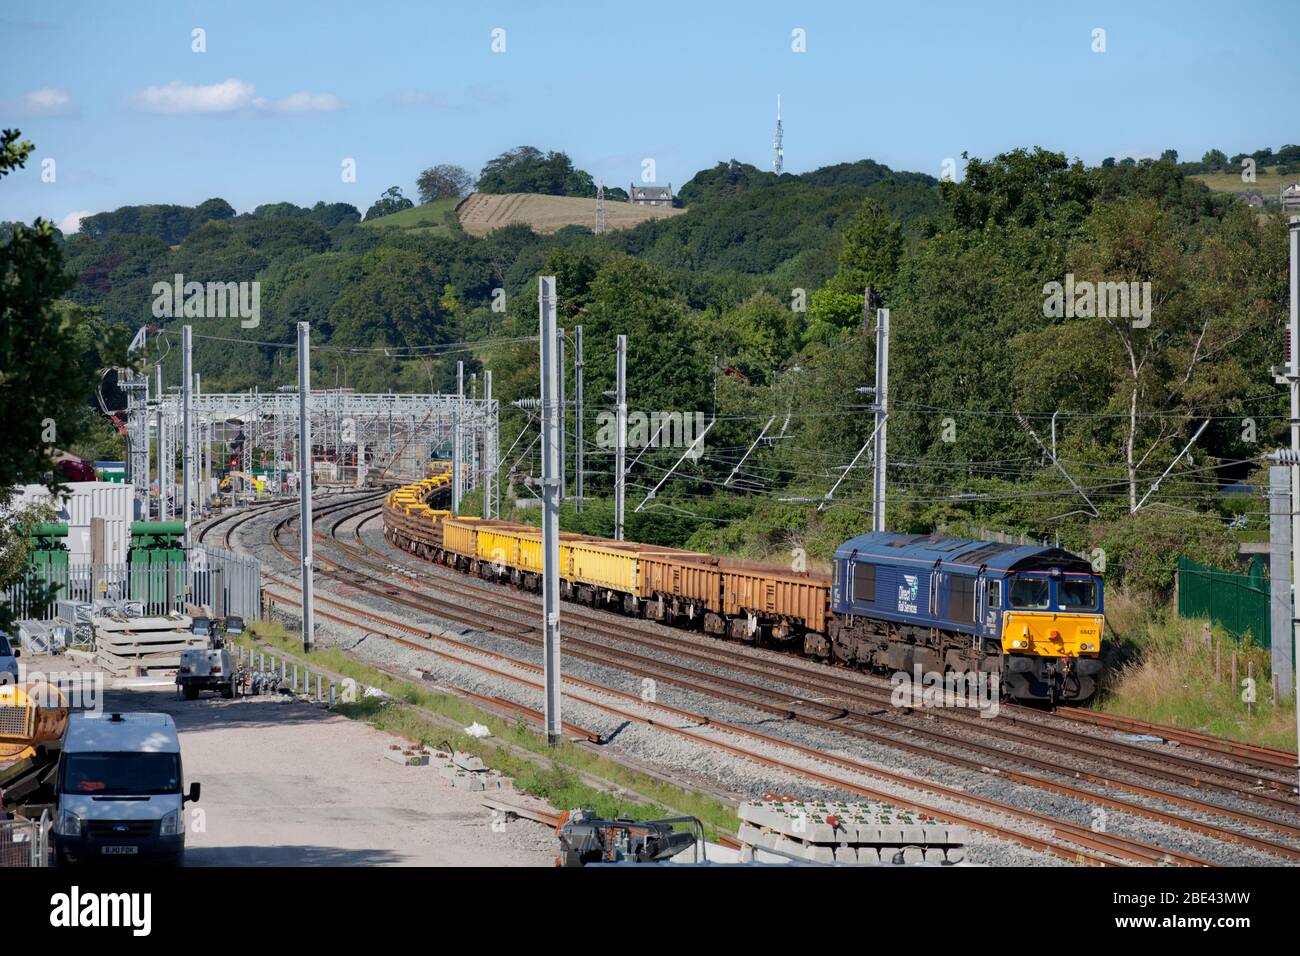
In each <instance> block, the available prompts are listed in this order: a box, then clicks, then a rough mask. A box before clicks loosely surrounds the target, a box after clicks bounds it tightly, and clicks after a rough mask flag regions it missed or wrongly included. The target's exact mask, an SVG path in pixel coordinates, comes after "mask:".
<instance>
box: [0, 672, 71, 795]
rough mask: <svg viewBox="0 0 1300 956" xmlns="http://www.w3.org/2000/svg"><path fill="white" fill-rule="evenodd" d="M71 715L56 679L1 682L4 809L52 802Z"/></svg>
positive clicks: (1, 792) (0, 766)
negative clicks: (61, 750)
mask: <svg viewBox="0 0 1300 956" xmlns="http://www.w3.org/2000/svg"><path fill="white" fill-rule="evenodd" d="M68 715H69V708H68V706H67V701H66V699H65V698H64V696H63V694H62V693H61V692H60V691H59V689H58V688H57V687H55V686H53V685H52V684H47V683H44V682H42V681H34V682H32V683H30V684H28V685H26V686H23V685H19V684H2V685H0V806H3V809H5V810H8V811H10V812H20V813H23V814H24V815H27V814H29V813H30V812H31V811H32V810H33V809H34V808H35V807H36V806H39V805H41V804H44V803H52V802H53V796H54V789H53V788H54V774H55V771H56V770H57V769H58V762H59V761H58V758H59V747H60V744H61V743H62V741H63V732H64V731H65V730H66V729H67V727H68ZM46 798H48V799H46ZM37 813H38V815H39V811H37Z"/></svg>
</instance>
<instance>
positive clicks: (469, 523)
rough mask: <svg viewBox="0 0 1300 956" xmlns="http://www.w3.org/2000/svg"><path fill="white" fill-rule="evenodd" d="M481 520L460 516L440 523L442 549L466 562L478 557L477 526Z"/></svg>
mask: <svg viewBox="0 0 1300 956" xmlns="http://www.w3.org/2000/svg"><path fill="white" fill-rule="evenodd" d="M482 521H483V519H482V518H470V517H465V516H463V515H462V516H460V517H457V518H448V519H447V520H446V521H443V522H442V549H443V550H444V551H447V552H449V553H451V554H454V555H458V556H460V557H461V558H464V559H465V560H466V561H467V562H468V561H471V560H475V559H477V557H478V526H479V525H480V524H481V523H482Z"/></svg>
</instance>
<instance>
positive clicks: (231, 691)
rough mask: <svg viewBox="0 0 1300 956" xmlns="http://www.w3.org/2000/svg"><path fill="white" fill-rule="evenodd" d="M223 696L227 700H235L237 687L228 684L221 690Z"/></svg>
mask: <svg viewBox="0 0 1300 956" xmlns="http://www.w3.org/2000/svg"><path fill="white" fill-rule="evenodd" d="M221 696H222V697H224V698H226V700H231V699H233V698H234V696H235V685H234V684H227V685H226V686H225V687H223V688H221Z"/></svg>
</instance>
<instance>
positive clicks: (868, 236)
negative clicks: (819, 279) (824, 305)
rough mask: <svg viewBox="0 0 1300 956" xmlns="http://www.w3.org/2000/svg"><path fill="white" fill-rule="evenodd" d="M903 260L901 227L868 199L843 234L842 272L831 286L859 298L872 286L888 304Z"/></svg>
mask: <svg viewBox="0 0 1300 956" xmlns="http://www.w3.org/2000/svg"><path fill="white" fill-rule="evenodd" d="M902 258H903V228H902V226H901V225H899V223H898V221H897V220H896V219H894V218H893V217H892V216H890V215H889V213H888V212H887V211H886V210H885V207H884V206H882V205H881V204H880V203H878V202H876V201H875V200H874V199H868V200H866V201H865V202H863V204H862V207H861V208H860V209H859V210H858V213H857V215H856V216H855V217H854V218H853V222H852V223H850V224H849V228H848V229H846V230H845V232H844V244H843V246H841V247H840V259H839V270H838V271H837V272H836V273H835V277H834V278H832V279H831V281H830V282H829V283H828V285H829V286H830V288H831V289H832V290H834V291H836V292H852V293H857V294H858V295H859V296H861V295H862V292H863V290H864V289H866V288H867V287H868V286H870V287H871V288H872V289H874V290H875V291H876V292H877V293H878V294H879V295H880V296H881V298H882V299H883V301H884V302H885V303H886V304H888V302H889V297H890V291H891V290H892V289H893V286H894V278H895V276H896V274H897V272H898V264H899V262H900V261H902Z"/></svg>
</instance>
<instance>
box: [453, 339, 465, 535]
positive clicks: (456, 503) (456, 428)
mask: <svg viewBox="0 0 1300 956" xmlns="http://www.w3.org/2000/svg"><path fill="white" fill-rule="evenodd" d="M464 400H465V363H464V362H457V363H456V407H455V409H454V411H453V412H452V416H451V420H452V431H451V513H452V514H453V515H459V514H460V483H461V481H462V480H463V478H464V475H462V474H461V464H460V455H461V447H460V429H461V407H460V406H461V403H462V402H463V401H464Z"/></svg>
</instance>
